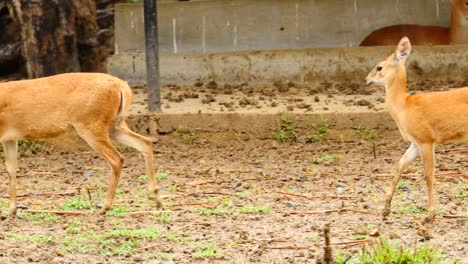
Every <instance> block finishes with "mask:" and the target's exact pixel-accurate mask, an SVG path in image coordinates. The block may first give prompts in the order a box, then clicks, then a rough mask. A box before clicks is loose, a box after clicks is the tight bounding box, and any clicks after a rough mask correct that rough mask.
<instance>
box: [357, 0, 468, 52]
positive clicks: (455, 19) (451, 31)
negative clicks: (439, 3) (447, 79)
mask: <svg viewBox="0 0 468 264" xmlns="http://www.w3.org/2000/svg"><path fill="white" fill-rule="evenodd" d="M403 36H407V37H409V38H410V39H411V41H412V42H413V44H414V45H427V44H432V45H448V44H468V0H451V15H450V27H449V28H447V27H437V26H419V25H394V26H388V27H384V28H381V29H378V30H376V31H374V32H372V33H371V34H369V35H368V36H367V37H366V38H365V39H364V40H363V41H362V42H361V46H388V45H395V43H397V42H398V41H399V40H400V39H401V38H402V37H403Z"/></svg>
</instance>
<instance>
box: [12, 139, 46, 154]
mask: <svg viewBox="0 0 468 264" xmlns="http://www.w3.org/2000/svg"><path fill="white" fill-rule="evenodd" d="M43 144H44V140H20V141H18V148H19V149H20V150H23V151H26V150H29V151H31V153H32V154H36V153H37V152H38V151H39V150H40V148H41V146H42V145H43Z"/></svg>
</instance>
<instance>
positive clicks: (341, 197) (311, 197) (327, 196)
mask: <svg viewBox="0 0 468 264" xmlns="http://www.w3.org/2000/svg"><path fill="white" fill-rule="evenodd" d="M276 192H277V193H280V194H285V195H290V196H297V197H302V198H305V199H310V200H312V199H321V198H334V199H354V198H356V197H355V196H349V195H348V196H346V195H343V196H338V195H314V196H309V195H304V194H296V193H290V192H285V191H276Z"/></svg>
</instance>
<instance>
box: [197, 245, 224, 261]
mask: <svg viewBox="0 0 468 264" xmlns="http://www.w3.org/2000/svg"><path fill="white" fill-rule="evenodd" d="M195 249H196V250H197V252H196V253H195V254H194V257H195V258H213V257H215V256H216V254H217V253H218V252H217V251H218V245H217V244H216V243H213V242H209V243H199V244H196V245H195Z"/></svg>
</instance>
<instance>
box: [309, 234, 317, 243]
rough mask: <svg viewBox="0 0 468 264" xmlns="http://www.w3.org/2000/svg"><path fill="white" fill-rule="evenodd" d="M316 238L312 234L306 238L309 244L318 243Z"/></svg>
mask: <svg viewBox="0 0 468 264" xmlns="http://www.w3.org/2000/svg"><path fill="white" fill-rule="evenodd" d="M318 238H319V236H318V235H317V234H313V235H311V236H308V237H307V240H309V241H311V242H317V241H318Z"/></svg>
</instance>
